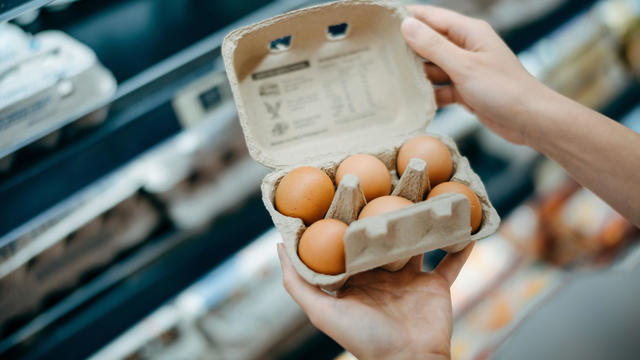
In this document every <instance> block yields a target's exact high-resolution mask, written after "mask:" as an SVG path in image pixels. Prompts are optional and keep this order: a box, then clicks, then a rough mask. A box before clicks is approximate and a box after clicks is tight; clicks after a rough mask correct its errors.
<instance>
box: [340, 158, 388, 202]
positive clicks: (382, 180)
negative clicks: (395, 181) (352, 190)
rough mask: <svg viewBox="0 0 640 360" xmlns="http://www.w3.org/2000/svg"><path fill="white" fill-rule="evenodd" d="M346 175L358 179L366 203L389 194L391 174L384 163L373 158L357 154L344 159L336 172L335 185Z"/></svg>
mask: <svg viewBox="0 0 640 360" xmlns="http://www.w3.org/2000/svg"><path fill="white" fill-rule="evenodd" d="M346 174H351V175H355V176H357V177H358V179H359V180H360V186H361V187H362V192H363V193H364V197H365V198H366V199H367V201H371V200H373V199H375V198H377V197H380V196H384V195H389V193H390V192H391V174H390V173H389V170H388V169H387V167H386V166H385V165H384V163H383V162H382V161H380V159H378V158H377V157H375V156H372V155H368V154H357V155H351V156H349V157H348V158H346V159H344V160H343V161H342V162H341V163H340V166H338V170H337V171H336V185H340V180H341V179H342V177H343V176H344V175H346Z"/></svg>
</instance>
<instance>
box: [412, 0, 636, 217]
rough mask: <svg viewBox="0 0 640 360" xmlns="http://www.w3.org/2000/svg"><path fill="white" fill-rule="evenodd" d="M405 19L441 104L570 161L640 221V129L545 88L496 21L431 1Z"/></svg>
mask: <svg viewBox="0 0 640 360" xmlns="http://www.w3.org/2000/svg"><path fill="white" fill-rule="evenodd" d="M409 9H410V10H411V11H412V12H413V15H414V17H415V18H408V19H405V20H404V21H403V22H402V27H401V31H402V34H403V35H404V37H405V39H406V41H407V43H408V44H409V46H411V47H412V48H413V50H414V51H415V52H416V53H418V54H419V55H420V56H422V57H423V58H425V59H427V60H429V61H430V63H427V64H425V72H426V74H427V77H428V78H429V79H431V81H432V82H433V83H435V84H436V85H438V84H444V85H443V86H441V87H437V88H436V90H435V91H436V100H437V102H438V105H440V106H445V105H448V104H450V103H454V102H456V103H459V104H462V105H464V106H466V107H467V108H469V110H471V111H472V112H473V113H474V114H475V115H476V116H477V117H478V119H479V120H480V121H482V122H483V123H484V124H485V125H487V127H489V128H490V129H491V130H493V131H494V132H495V133H497V134H498V135H500V136H502V137H504V138H505V139H507V140H509V141H511V142H513V143H516V144H525V145H529V146H531V147H532V148H534V149H536V150H538V151H540V152H541V153H543V154H545V155H546V156H548V157H549V158H551V159H553V160H554V161H555V162H557V163H558V164H560V165H561V166H562V167H564V168H565V169H566V170H567V172H568V173H569V174H570V175H571V176H572V177H573V178H574V179H576V180H577V181H578V182H579V183H580V184H582V185H583V186H585V187H587V188H589V190H591V191H593V192H594V193H596V195H598V196H599V197H600V198H602V199H603V200H605V201H606V202H607V203H609V205H611V207H613V208H614V209H615V210H617V211H618V212H619V213H620V214H622V215H623V216H624V217H625V218H627V219H628V220H629V221H630V222H631V223H633V224H635V225H636V226H640V206H638V204H640V171H638V169H640V135H639V134H637V133H635V132H633V131H631V130H630V129H628V128H626V127H624V126H622V125H620V124H619V123H617V122H615V121H613V120H611V119H609V118H607V117H606V116H604V115H602V114H599V113H597V112H595V111H593V110H591V109H589V108H587V107H585V106H582V105H581V104H578V103H576V102H574V101H573V100H571V99H568V98H566V97H564V96H562V95H560V94H558V93H556V92H555V91H553V90H551V89H550V88H548V87H546V86H545V85H543V84H542V83H540V82H539V81H538V80H536V79H535V78H534V77H533V76H531V75H530V74H529V73H527V71H526V70H525V69H524V67H523V66H522V65H521V64H520V62H519V61H518V58H517V57H516V56H515V55H514V54H513V52H511V50H509V48H508V47H507V45H506V44H505V43H504V42H503V41H502V39H500V37H499V36H498V34H496V32H495V31H493V29H492V28H491V26H490V25H489V24H488V23H486V22H484V21H482V20H478V19H473V18H470V17H466V16H464V15H461V14H458V13H455V12H453V11H450V10H446V9H441V8H437V7H433V6H412V7H410V8H409Z"/></svg>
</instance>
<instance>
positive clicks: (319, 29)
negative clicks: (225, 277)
mask: <svg viewBox="0 0 640 360" xmlns="http://www.w3.org/2000/svg"><path fill="white" fill-rule="evenodd" d="M407 16H410V14H409V12H408V11H407V10H406V9H405V8H404V7H402V6H401V5H400V4H398V3H395V2H389V1H348V2H335V3H328V4H324V5H320V6H316V7H311V8H306V9H301V10H296V11H293V12H290V13H287V14H284V15H280V16H277V17H274V18H271V19H267V20H264V21H262V22H260V23H257V24H254V25H250V26H247V27H243V28H240V29H237V30H235V31H233V32H231V33H230V34H229V35H228V36H227V37H226V38H225V41H224V43H223V48H222V54H223V57H224V61H225V67H226V69H227V75H228V78H229V81H230V84H231V88H232V90H233V94H234V98H235V101H236V106H237V109H238V116H239V119H240V123H241V125H242V128H243V132H244V135H245V138H246V141H247V146H248V148H249V152H250V154H251V156H252V157H253V158H254V159H255V160H257V161H258V162H260V163H261V164H263V165H266V166H268V167H271V168H273V169H275V171H274V172H272V173H270V174H268V175H267V176H266V177H265V179H264V180H263V183H262V194H263V200H264V203H265V206H266V208H267V210H268V211H269V213H270V214H271V216H272V218H273V221H274V223H275V225H276V227H277V228H278V230H279V231H280V232H281V234H282V237H283V240H284V243H285V247H286V250H287V252H288V254H289V256H290V258H291V259H292V262H293V264H294V266H295V268H296V270H297V271H298V273H300V275H301V276H302V277H303V278H304V279H305V280H307V281H308V282H310V283H312V284H315V285H319V286H321V287H323V288H325V289H328V290H332V289H337V288H339V287H340V286H342V285H343V284H344V283H345V281H346V280H347V279H348V278H349V276H351V275H353V274H355V273H358V272H362V271H366V270H369V269H372V268H375V267H378V266H383V265H386V264H390V263H394V262H401V263H402V264H404V262H403V261H404V260H405V259H406V258H407V257H410V256H413V255H417V254H420V253H423V252H426V251H429V250H434V249H438V248H448V249H449V250H451V251H458V250H460V249H462V248H463V247H464V246H465V245H466V244H467V243H469V242H470V241H472V240H478V239H481V238H484V237H486V236H488V235H490V234H492V233H493V232H495V230H496V229H497V227H498V225H499V222H500V219H499V216H498V215H497V212H496V211H495V209H494V208H493V206H492V205H491V203H490V201H489V199H488V197H487V193H486V190H485V188H484V185H483V184H482V182H481V180H480V178H479V177H478V176H477V175H476V174H475V173H474V172H473V171H472V170H471V168H470V166H469V162H468V161H467V159H466V158H464V157H462V156H461V155H460V153H459V151H458V149H457V147H456V145H455V143H454V142H453V140H451V139H450V138H447V137H444V136H440V135H435V134H432V135H433V136H437V137H438V138H440V139H441V140H442V141H443V142H444V143H445V145H447V147H448V148H449V150H450V151H451V154H452V158H453V162H454V174H453V176H452V181H458V182H461V183H464V184H466V185H468V186H470V187H471V189H472V190H473V191H474V192H475V193H476V194H477V195H478V197H479V199H480V202H481V204H482V209H483V220H482V225H481V226H480V228H479V229H478V231H477V232H476V233H475V234H473V235H471V234H470V225H469V216H470V214H469V211H470V210H469V202H468V200H466V198H465V197H464V196H463V195H459V194H446V195H442V196H438V197H435V198H433V199H430V200H429V201H422V202H419V203H417V204H415V205H412V206H410V207H408V208H405V209H402V210H399V211H395V212H392V213H388V214H383V215H380V216H376V217H372V218H368V219H364V220H361V221H354V222H351V224H350V226H349V228H348V230H347V233H346V235H345V254H346V272H345V273H343V274H339V275H324V274H319V273H316V272H314V271H312V270H311V269H309V268H308V267H306V266H305V265H304V264H303V263H302V261H301V260H300V259H299V257H298V255H297V245H298V240H299V239H300V236H301V235H302V233H303V232H304V230H305V226H304V224H303V223H302V221H301V220H300V219H297V218H291V217H287V216H284V215H282V214H280V213H279V212H278V211H277V210H276V209H275V206H274V203H273V201H274V194H275V189H276V188H277V185H278V182H279V181H280V179H281V178H282V177H283V176H284V175H286V174H287V173H288V172H289V171H290V170H292V169H293V168H296V167H299V166H305V165H310V166H315V167H318V168H320V169H322V170H324V171H325V172H326V173H327V174H328V175H329V176H330V177H331V178H332V180H334V176H335V171H336V168H337V166H338V165H339V163H340V162H341V161H342V160H343V159H345V158H346V157H347V156H349V155H352V154H356V153H367V154H372V155H374V156H376V157H378V158H379V159H380V160H382V161H383V162H384V163H385V165H386V166H387V168H388V169H389V170H390V172H391V174H392V178H393V179H394V186H396V185H397V184H400V183H403V182H405V183H406V182H411V181H418V180H416V179H413V180H412V179H407V180H399V179H398V177H397V175H396V172H395V167H396V164H395V159H396V155H397V151H398V149H399V147H400V146H401V145H402V144H403V143H404V142H405V141H406V140H407V139H409V138H412V137H414V136H416V135H420V134H424V129H425V127H426V125H427V124H428V123H429V122H430V121H431V119H432V118H433V116H434V114H435V110H436V105H435V101H434V93H433V88H432V87H431V84H430V83H429V82H428V81H426V80H425V76H424V73H423V70H422V62H421V60H420V58H419V57H418V56H417V55H416V54H415V53H414V52H413V51H412V50H411V49H410V48H409V47H408V46H407V45H406V43H405V42H404V40H403V38H402V35H401V34H400V24H401V22H402V19H404V18H405V17H407ZM426 168H427V169H426V171H428V164H427V166H426ZM415 174H418V175H419V174H420V172H416V173H414V176H417V175H415ZM356 186H357V185H356ZM343 188H344V186H342V184H341V186H340V187H339V188H338V190H337V193H340V192H341V191H344V190H343ZM394 190H395V189H394ZM423 190H428V184H427V189H423ZM336 197H337V196H336ZM340 206H349V204H341V205H340ZM351 206H354V205H353V204H351ZM343 220H345V219H343ZM351 220H353V219H351ZM347 222H349V221H347Z"/></svg>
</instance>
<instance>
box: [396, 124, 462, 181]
mask: <svg viewBox="0 0 640 360" xmlns="http://www.w3.org/2000/svg"><path fill="white" fill-rule="evenodd" d="M413 158H418V159H422V160H424V161H425V162H426V163H427V172H428V173H429V183H430V184H431V187H432V188H433V187H435V186H436V185H438V184H440V183H441V182H443V181H447V180H449V179H450V178H451V174H452V173H453V160H451V153H450V152H449V148H448V147H447V146H446V145H445V144H443V143H442V141H440V140H438V139H436V138H434V137H432V136H428V135H423V136H417V137H414V138H413V139H411V140H409V141H407V142H406V143H404V145H402V147H401V148H400V151H399V152H398V160H397V164H396V167H397V169H398V175H400V176H402V174H403V173H404V169H406V168H407V165H408V164H409V161H410V160H411V159H413Z"/></svg>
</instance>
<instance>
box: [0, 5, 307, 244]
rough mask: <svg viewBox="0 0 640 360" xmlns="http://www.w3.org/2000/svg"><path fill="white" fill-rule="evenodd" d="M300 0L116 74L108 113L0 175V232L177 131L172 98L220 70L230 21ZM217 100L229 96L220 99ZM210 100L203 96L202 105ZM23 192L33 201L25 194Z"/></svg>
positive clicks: (275, 12) (178, 127) (178, 123)
mask: <svg viewBox="0 0 640 360" xmlns="http://www.w3.org/2000/svg"><path fill="white" fill-rule="evenodd" d="M302 3H303V2H302V1H297V0H282V1H277V2H273V3H271V4H269V5H267V6H265V7H263V8H261V9H259V10H257V11H255V12H252V13H251V14H250V15H248V16H246V17H244V18H242V19H241V20H238V21H236V22H234V23H232V24H230V25H228V26H225V27H223V28H221V29H219V30H218V31H216V32H215V33H213V34H212V35H209V36H207V37H206V38H204V39H202V40H201V41H199V42H197V43H195V44H193V45H191V46H188V47H187V48H185V49H184V50H182V51H179V52H178V53H176V54H175V55H172V56H169V57H168V58H166V59H164V60H162V61H160V62H159V63H157V64H155V65H152V64H148V65H149V67H148V68H147V69H145V70H144V71H142V72H140V73H139V74H137V75H135V76H133V77H131V78H129V79H128V80H126V81H124V82H122V83H121V84H120V85H119V86H118V89H117V92H116V94H115V95H114V96H113V98H112V99H111V100H110V101H111V102H110V104H109V105H110V110H109V114H108V116H107V119H106V120H105V121H104V123H103V125H102V126H100V127H99V128H98V129H96V130H94V131H92V132H91V133H89V134H87V135H86V136H83V137H81V138H79V139H77V140H76V141H72V142H71V143H70V144H67V145H66V146H63V147H61V148H59V149H56V150H55V151H53V152H52V153H50V154H46V156H43V157H42V158H38V159H36V161H35V162H33V163H28V164H26V165H24V166H23V167H14V169H11V171H10V172H9V173H8V175H5V176H3V177H0V198H2V199H3V202H2V204H1V205H0V206H2V209H3V211H2V213H3V214H7V215H6V216H3V218H2V219H0V234H5V233H7V232H8V231H11V230H12V229H13V228H15V227H16V226H18V225H20V224H22V223H24V222H26V221H28V220H29V219H31V218H33V217H35V216H36V215H38V214H39V213H41V212H42V211H44V210H45V209H47V208H50V207H51V206H53V205H55V204H56V203H59V202H60V201H62V200H63V199H65V198H66V197H68V196H70V195H71V194H72V193H74V192H76V191H78V190H80V189H81V188H83V187H85V186H87V185H89V184H90V183H91V182H93V181H95V180H97V179H98V178H100V177H102V176H104V175H105V174H107V173H109V172H111V171H114V170H115V169H117V168H118V167H119V166H122V165H123V164H124V163H126V162H128V161H130V160H132V159H133V158H134V157H136V156H137V155H139V154H140V153H142V152H144V151H145V150H147V149H149V148H151V147H152V146H154V145H156V144H158V143H159V142H161V141H163V140H165V139H167V138H169V137H170V136H172V135H174V134H176V133H178V132H180V131H181V129H182V127H183V125H182V124H181V123H180V119H178V115H177V114H176V111H175V109H174V106H172V103H171V102H172V99H173V97H174V95H175V94H176V93H177V92H178V91H179V90H181V89H184V88H185V87H188V86H189V85H190V84H192V83H193V82H195V81H197V80H198V79H200V78H201V77H202V76H205V75H207V74H211V73H220V72H222V71H223V69H222V64H221V59H220V57H219V52H220V49H219V47H220V45H221V43H222V39H223V37H224V35H225V34H226V33H228V32H229V31H230V30H231V29H233V28H236V27H238V26H241V25H245V24H249V23H253V22H256V21H258V20H260V19H264V18H266V17H269V16H273V15H276V14H279V13H282V12H286V11H287V10H290V9H292V8H295V7H298V6H300V5H301V4H302ZM96 21H97V20H96ZM105 31H106V29H105ZM98 55H100V54H98ZM151 65H152V66H151ZM223 100H228V99H219V100H218V101H219V102H224V101H223ZM101 105H104V104H99V105H96V109H97V108H99V107H100V106H101ZM216 105H217V104H207V106H208V107H209V106H211V107H215V106H216ZM87 111H95V109H94V108H91V109H88V110H87ZM83 115H84V114H81V115H78V117H81V116H83ZM71 122H73V121H71ZM78 169H82V171H78ZM71 174H73V176H70V175H71ZM27 198H37V199H38V201H37V202H25V201H23V200H24V199H27ZM8 209H11V211H8Z"/></svg>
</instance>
